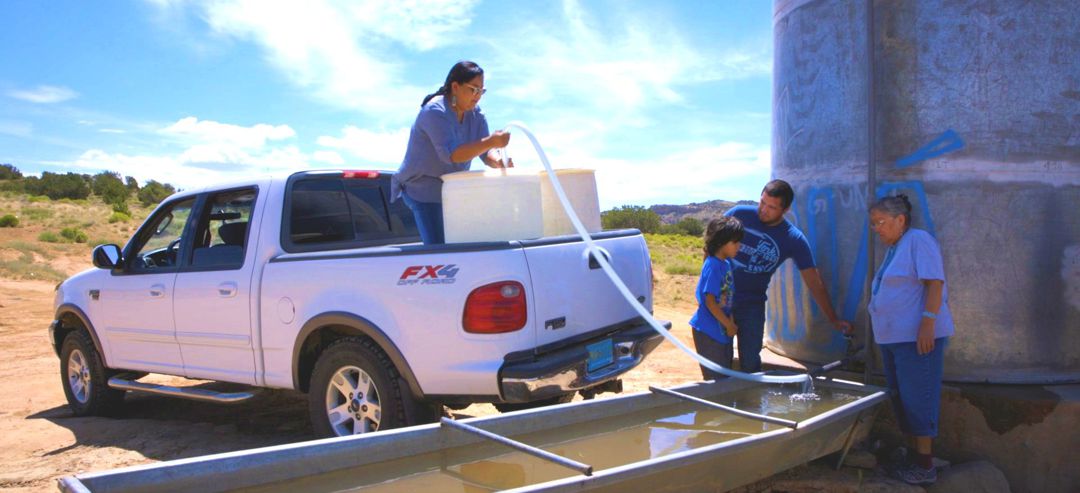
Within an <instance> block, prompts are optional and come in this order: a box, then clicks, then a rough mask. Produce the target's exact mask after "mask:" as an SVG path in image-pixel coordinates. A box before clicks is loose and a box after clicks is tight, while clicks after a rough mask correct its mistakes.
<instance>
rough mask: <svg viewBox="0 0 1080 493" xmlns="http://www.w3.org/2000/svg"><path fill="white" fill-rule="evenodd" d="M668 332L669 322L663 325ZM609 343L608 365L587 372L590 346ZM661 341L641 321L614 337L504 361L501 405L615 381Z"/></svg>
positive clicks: (539, 398) (500, 371)
mask: <svg viewBox="0 0 1080 493" xmlns="http://www.w3.org/2000/svg"><path fill="white" fill-rule="evenodd" d="M663 325H664V327H665V328H667V329H668V330H670V329H671V322H663ZM609 338H610V339H611V342H612V348H613V352H614V354H613V358H612V360H613V361H612V362H611V364H608V365H606V366H604V367H602V368H595V369H593V370H591V371H590V370H589V350H588V348H587V347H588V346H589V345H590V344H593V343H596V342H598V341H604V340H606V339H609ZM662 340H663V336H661V335H660V334H657V333H656V331H654V330H653V329H652V327H650V326H649V325H648V323H646V322H645V321H644V320H638V321H637V322H635V323H633V324H630V325H629V326H628V327H625V328H622V329H620V330H618V331H617V332H615V333H608V334H605V335H603V336H601V337H596V338H592V339H589V340H586V341H583V342H579V343H576V344H574V345H572V346H569V347H566V348H561V349H558V350H554V351H551V352H548V353H544V354H540V355H536V356H533V357H532V358H530V359H527V360H514V361H507V362H506V363H504V364H503V366H502V368H501V369H500V370H499V390H500V392H501V394H502V399H503V401H504V402H531V401H536V400H541V399H547V398H549V397H555V396H557V395H561V394H566V393H570V392H575V391H578V390H582V389H587V388H589V387H594V386H597V385H600V384H602V383H604V382H608V381H611V380H614V379H616V378H618V377H619V376H620V375H622V374H624V373H626V372H628V371H630V370H631V369H633V368H634V367H635V366H637V365H638V364H640V363H641V361H642V360H644V359H645V356H647V355H648V354H649V353H651V352H652V351H653V350H654V349H656V346H658V345H659V344H660V342H661V341H662Z"/></svg>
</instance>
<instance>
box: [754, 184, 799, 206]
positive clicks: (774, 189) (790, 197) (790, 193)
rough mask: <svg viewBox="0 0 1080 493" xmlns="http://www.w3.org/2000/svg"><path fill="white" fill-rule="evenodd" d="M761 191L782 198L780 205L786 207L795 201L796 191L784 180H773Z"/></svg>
mask: <svg viewBox="0 0 1080 493" xmlns="http://www.w3.org/2000/svg"><path fill="white" fill-rule="evenodd" d="M761 193H763V194H765V195H768V196H770V197H778V198H780V206H781V207H783V208H784V209H787V208H788V207H791V203H792V202H794V201H795V191H794V190H792V189H791V185H790V184H788V182H786V181H784V180H773V181H770V182H769V183H766V184H765V188H763V189H761Z"/></svg>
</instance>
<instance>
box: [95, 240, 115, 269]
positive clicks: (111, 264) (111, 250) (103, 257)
mask: <svg viewBox="0 0 1080 493" xmlns="http://www.w3.org/2000/svg"><path fill="white" fill-rule="evenodd" d="M93 256H94V267H98V268H100V269H114V268H116V267H117V266H119V265H120V247H118V246H116V245H113V244H111V243H110V244H108V245H98V246H96V247H94V254H93Z"/></svg>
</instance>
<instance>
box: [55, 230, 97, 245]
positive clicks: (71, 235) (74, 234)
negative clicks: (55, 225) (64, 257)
mask: <svg viewBox="0 0 1080 493" xmlns="http://www.w3.org/2000/svg"><path fill="white" fill-rule="evenodd" d="M60 236H63V237H64V238H67V239H68V240H69V241H73V242H75V243H86V240H89V239H90V237H88V236H86V233H84V232H82V230H80V229H79V228H64V229H62V230H60Z"/></svg>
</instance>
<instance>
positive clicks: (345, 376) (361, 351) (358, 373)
mask: <svg viewBox="0 0 1080 493" xmlns="http://www.w3.org/2000/svg"><path fill="white" fill-rule="evenodd" d="M335 376H340V377H341V379H340V380H339V383H340V384H342V385H343V387H338V386H335V387H334V390H333V391H331V389H330V386H331V382H332V380H333V379H334V377H335ZM365 376H366V377H365ZM365 378H366V382H365ZM349 387H351V388H352V389H353V391H352V392H351V395H352V396H353V398H352V401H351V402H350V401H349V400H348V399H347V398H346V397H345V394H344V393H343V392H342V390H341V389H343V388H349ZM308 389H309V390H308V409H309V412H310V415H311V425H312V427H313V428H314V429H315V433H316V434H317V435H319V436H322V437H333V436H343V435H349V434H359V433H366V432H372V431H378V430H388V429H391V428H398V427H400V426H405V425H406V424H407V423H408V419H407V416H409V415H411V414H413V413H412V412H411V410H410V412H408V413H407V412H406V407H407V405H406V402H412V399H411V398H409V397H410V396H406V395H404V393H405V392H409V390H408V388H403V385H401V380H400V378H399V376H398V372H397V369H395V368H394V364H393V363H392V362H391V361H390V358H388V357H387V356H386V354H385V353H383V352H382V350H380V349H379V348H378V346H376V345H375V343H373V342H371V341H370V340H368V339H361V338H355V337H348V338H344V339H340V340H338V341H335V342H334V343H333V344H331V345H330V346H329V347H328V348H326V350H325V351H323V353H322V354H321V355H320V356H319V360H318V361H317V362H316V363H315V369H314V371H312V373H311V384H310V386H309V387H308ZM365 389H366V390H365ZM357 391H362V392H359V394H360V395H359V396H358V395H357V394H356V393H355V392H357ZM334 408H341V411H340V412H334V411H332V409H334ZM331 414H333V415H335V417H336V418H335V422H331V418H330V416H331ZM349 430H352V433H348V431H349Z"/></svg>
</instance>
